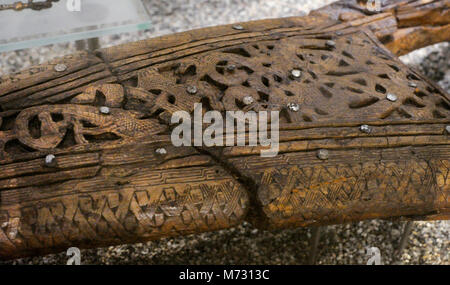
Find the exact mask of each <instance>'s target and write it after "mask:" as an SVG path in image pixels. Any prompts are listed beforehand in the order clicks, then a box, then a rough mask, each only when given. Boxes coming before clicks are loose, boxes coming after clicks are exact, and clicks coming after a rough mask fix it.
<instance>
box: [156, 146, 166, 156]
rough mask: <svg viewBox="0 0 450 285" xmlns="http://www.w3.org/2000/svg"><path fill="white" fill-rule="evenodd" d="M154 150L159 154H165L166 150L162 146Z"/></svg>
mask: <svg viewBox="0 0 450 285" xmlns="http://www.w3.org/2000/svg"><path fill="white" fill-rule="evenodd" d="M155 152H156V153H157V154H160V155H165V154H167V150H166V149H165V148H163V147H160V148H157V149H156V150H155Z"/></svg>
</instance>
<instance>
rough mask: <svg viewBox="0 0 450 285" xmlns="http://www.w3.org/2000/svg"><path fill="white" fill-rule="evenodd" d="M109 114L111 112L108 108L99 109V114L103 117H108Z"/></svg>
mask: <svg viewBox="0 0 450 285" xmlns="http://www.w3.org/2000/svg"><path fill="white" fill-rule="evenodd" d="M110 112H111V111H110V110H109V108H108V107H106V106H102V107H100V113H101V114H103V115H109V113H110Z"/></svg>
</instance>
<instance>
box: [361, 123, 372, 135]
mask: <svg viewBox="0 0 450 285" xmlns="http://www.w3.org/2000/svg"><path fill="white" fill-rule="evenodd" d="M359 130H360V131H361V132H363V133H366V134H370V133H371V132H372V128H371V127H370V126H369V125H361V126H360V127H359Z"/></svg>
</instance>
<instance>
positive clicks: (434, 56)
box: [0, 0, 450, 265]
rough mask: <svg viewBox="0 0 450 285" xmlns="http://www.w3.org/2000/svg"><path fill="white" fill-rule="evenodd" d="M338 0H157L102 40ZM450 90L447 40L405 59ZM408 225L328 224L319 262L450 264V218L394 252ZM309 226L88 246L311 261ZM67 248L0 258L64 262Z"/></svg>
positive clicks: (114, 257) (164, 256)
mask: <svg viewBox="0 0 450 285" xmlns="http://www.w3.org/2000/svg"><path fill="white" fill-rule="evenodd" d="M330 2H333V1H332V0H326V1H318V0H314V1H313V0H225V1H224V0H150V1H147V5H148V9H149V11H151V14H152V20H153V27H152V29H150V30H148V31H145V32H139V33H128V34H121V35H115V36H109V37H103V38H101V39H100V40H101V41H100V42H101V45H102V46H103V47H106V46H111V45H117V44H120V43H125V42H129V41H135V40H139V39H144V38H149V37H154V36H159V35H164V34H168V33H173V32H179V31H184V30H188V29H192V28H199V27H205V26H212V25H220V24H227V23H233V22H238V21H247V20H253V19H262V18H276V17H286V16H294V15H301V14H302V13H307V12H309V11H310V10H311V9H315V8H318V7H320V6H322V5H325V4H327V3H330ZM74 51H75V47H74V44H73V43H67V44H58V45H52V46H45V47H40V48H32V49H27V50H20V51H15V52H6V53H0V76H1V75H4V74H8V73H11V72H15V71H18V70H21V69H24V68H26V67H29V66H31V65H35V64H40V63H42V62H45V61H47V60H50V59H51V58H54V57H57V56H62V55H64V54H68V53H72V52H74ZM401 59H402V60H403V61H404V62H405V63H406V64H409V65H411V66H414V67H416V68H418V69H419V70H421V71H422V72H423V73H424V74H426V75H427V76H429V77H430V78H432V79H433V80H435V81H437V82H439V84H440V85H441V86H442V87H443V88H445V89H446V90H447V91H450V67H449V65H450V47H449V44H448V43H443V44H439V45H435V46H432V47H428V48H424V49H421V50H418V51H415V52H414V53H411V54H409V55H406V56H403V57H402V58H401ZM403 226H404V223H401V222H390V221H380V220H373V221H365V222H359V223H354V224H348V225H336V226H329V227H326V228H324V229H323V234H322V237H321V239H320V244H319V253H318V261H317V263H318V264H365V263H366V261H367V257H366V255H365V250H366V248H367V247H378V248H379V249H380V251H381V257H382V263H383V264H447V265H449V264H450V254H449V250H450V222H449V221H439V222H416V223H414V228H413V232H412V234H411V236H410V240H409V243H408V246H407V247H406V249H405V251H404V252H403V254H402V255H400V254H395V253H394V252H395V248H396V246H397V245H398V243H399V241H400V237H401V232H402V230H403ZM310 237H311V230H310V229H303V228H299V229H292V230H284V231H275V232H268V231H260V230H257V229H255V228H253V227H252V226H251V225H250V224H248V223H244V224H243V225H241V226H238V227H236V228H232V229H228V230H222V231H219V232H214V233H205V234H201V235H195V236H187V237H178V238H170V239H162V240H159V241H154V242H148V243H145V244H134V245H122V246H114V247H108V248H99V249H91V250H82V263H83V264H305V263H306V262H307V256H308V250H309V246H308V243H309V238H310ZM66 260H67V257H66V256H65V253H60V254H55V255H48V256H44V257H35V258H23V259H17V260H11V261H8V262H0V264H65V263H66Z"/></svg>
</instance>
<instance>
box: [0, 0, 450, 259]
mask: <svg viewBox="0 0 450 285" xmlns="http://www.w3.org/2000/svg"><path fill="white" fill-rule="evenodd" d="M385 3H386V5H385V6H383V7H382V10H381V11H380V12H379V13H368V11H367V10H366V9H365V8H364V5H365V2H364V1H356V0H354V1H340V2H338V3H337V4H333V5H331V6H329V7H325V8H323V9H319V10H318V11H315V12H313V13H312V14H311V15H310V16H307V17H292V18H286V19H274V20H263V21H255V22H249V23H240V24H239V25H240V26H235V25H226V26H220V27H214V28H207V29H200V30H194V31H190V32H186V33H179V34H175V35H171V36H165V37H160V38H156V39H150V40H145V41H140V42H136V43H131V44H125V45H120V46H117V47H112V48H106V49H100V50H98V51H96V52H95V53H88V52H81V53H77V54H75V55H71V56H66V57H64V58H61V59H56V60H54V61H52V62H50V63H48V64H44V65H42V66H37V67H33V68H30V69H28V70H25V71H22V72H20V73H18V74H14V75H9V76H5V77H3V78H1V79H0V258H12V257H18V256H26V255H35V254H45V253H49V252H55V251H58V250H64V249H66V248H67V247H71V246H80V247H96V246H102V245H112V244H120V243H131V242H138V241H146V240H151V239H156V238H161V237H167V236H173V235H179V234H189V233H199V232H203V231H212V230H218V229H223V228H228V227H232V226H234V225H237V224H239V223H240V222H242V221H243V220H248V221H251V222H252V223H254V224H255V225H256V226H259V227H263V228H285V227H293V226H310V225H322V224H333V223H344V222H351V221H359V220H363V219H372V218H402V217H403V218H408V219H424V220H425V219H448V218H450V200H449V192H450V166H449V155H450V149H449V147H450V144H449V142H450V140H449V136H450V134H449V133H448V130H447V129H448V126H449V125H450V97H449V95H448V94H447V93H446V92H445V91H443V90H442V89H440V88H439V87H438V86H437V85H436V84H434V83H433V82H430V81H429V80H428V79H427V78H425V77H423V76H422V75H421V74H419V73H418V72H416V71H414V70H412V69H411V68H409V67H407V66H405V65H404V64H402V63H401V62H400V61H399V60H398V59H397V58H396V56H395V55H394V54H396V55H399V54H403V53H405V52H408V51H410V50H412V49H415V48H419V47H421V46H423V45H425V44H431V43H434V42H438V41H443V40H449V39H450V36H449V34H448V33H449V31H450V29H449V26H448V25H449V23H448V21H449V17H448V5H449V1H407V2H405V1H394V0H390V1H385ZM382 43H384V44H385V45H383V44H382ZM294 69H295V70H296V71H300V72H299V73H300V74H299V76H294V77H293V76H292V70H294ZM297 73H298V72H297ZM193 87H195V88H193ZM192 90H195V92H193V91H192ZM248 96H251V97H252V102H251V103H250V104H244V98H245V97H248ZM393 97H394V98H395V100H392V98H393ZM195 103H202V104H203V107H204V110H205V111H206V110H217V111H220V112H222V113H224V112H225V111H237V110H241V111H250V110H253V111H256V112H260V111H279V112H280V154H279V155H278V156H276V157H274V158H263V157H260V156H259V154H260V151H261V148H260V147H240V146H236V147H222V148H219V147H216V148H206V147H181V148H176V147H174V146H173V145H172V143H171V140H170V131H171V128H172V127H173V126H172V125H171V123H170V119H171V116H172V114H173V113H174V112H176V111H180V110H183V111H187V112H192V111H193V108H194V104H195ZM292 104H295V105H298V110H296V109H295V108H294V109H293V108H290V107H289V106H291V105H292ZM361 125H367V127H368V128H370V131H362V130H361ZM246 135H247V136H248V135H249V134H248V133H247V134H246ZM319 151H321V152H323V153H325V152H327V155H326V157H325V156H323V155H320V156H319V155H318V152H319Z"/></svg>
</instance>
